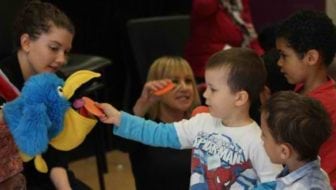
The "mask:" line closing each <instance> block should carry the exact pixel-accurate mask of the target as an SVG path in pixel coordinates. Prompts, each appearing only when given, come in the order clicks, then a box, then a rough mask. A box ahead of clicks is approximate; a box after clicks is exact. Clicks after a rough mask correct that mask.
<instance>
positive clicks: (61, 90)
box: [57, 86, 63, 96]
mask: <svg viewBox="0 0 336 190" xmlns="http://www.w3.org/2000/svg"><path fill="white" fill-rule="evenodd" d="M57 92H58V95H60V96H63V88H62V87H61V86H58V87H57Z"/></svg>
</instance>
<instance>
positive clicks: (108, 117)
mask: <svg viewBox="0 0 336 190" xmlns="http://www.w3.org/2000/svg"><path fill="white" fill-rule="evenodd" d="M96 106H97V107H99V108H100V109H101V110H102V111H103V112H104V114H105V115H103V116H99V117H98V118H99V120H100V121H101V122H103V123H107V124H114V125H116V126H118V125H119V124H120V117H121V113H120V111H118V110H117V109H115V108H114V107H113V106H112V105H111V104H107V103H96Z"/></svg>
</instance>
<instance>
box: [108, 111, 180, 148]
mask: <svg viewBox="0 0 336 190" xmlns="http://www.w3.org/2000/svg"><path fill="white" fill-rule="evenodd" d="M143 122H144V123H143ZM135 123H138V124H139V125H138V126H137V127H134V124H135ZM142 124H143V125H144V126H146V128H147V130H146V132H144V126H141V125H142ZM120 125H122V127H121V128H119V127H114V128H113V133H114V134H116V135H118V136H121V137H123V138H127V139H131V140H135V141H139V142H142V143H144V144H148V145H151V146H159V147H169V148H174V149H181V143H180V141H179V139H178V136H177V132H176V130H175V127H174V124H172V123H170V124H166V123H156V122H153V121H150V120H146V121H144V119H143V118H140V117H132V115H130V114H128V113H126V112H121V118H120ZM158 129H160V130H158Z"/></svg>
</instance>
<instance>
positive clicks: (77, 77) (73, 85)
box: [63, 70, 100, 100]
mask: <svg viewBox="0 0 336 190" xmlns="http://www.w3.org/2000/svg"><path fill="white" fill-rule="evenodd" d="M97 77H100V73H96V72H93V71H89V70H80V71H77V72H75V73H73V74H72V75H70V76H69V77H68V78H67V79H66V81H65V83H64V86H63V95H64V97H65V98H66V99H68V100H69V99H70V98H71V97H72V95H73V94H74V93H75V91H76V90H77V89H78V88H79V87H80V86H81V85H82V84H84V83H86V82H88V81H89V80H91V79H93V78H97Z"/></svg>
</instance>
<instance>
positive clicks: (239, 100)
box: [235, 90, 249, 106]
mask: <svg viewBox="0 0 336 190" xmlns="http://www.w3.org/2000/svg"><path fill="white" fill-rule="evenodd" d="M248 100H249V95H248V93H247V92H246V91H245V90H241V91H238V92H236V101H235V105H236V106H242V105H244V104H246V102H248Z"/></svg>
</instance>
